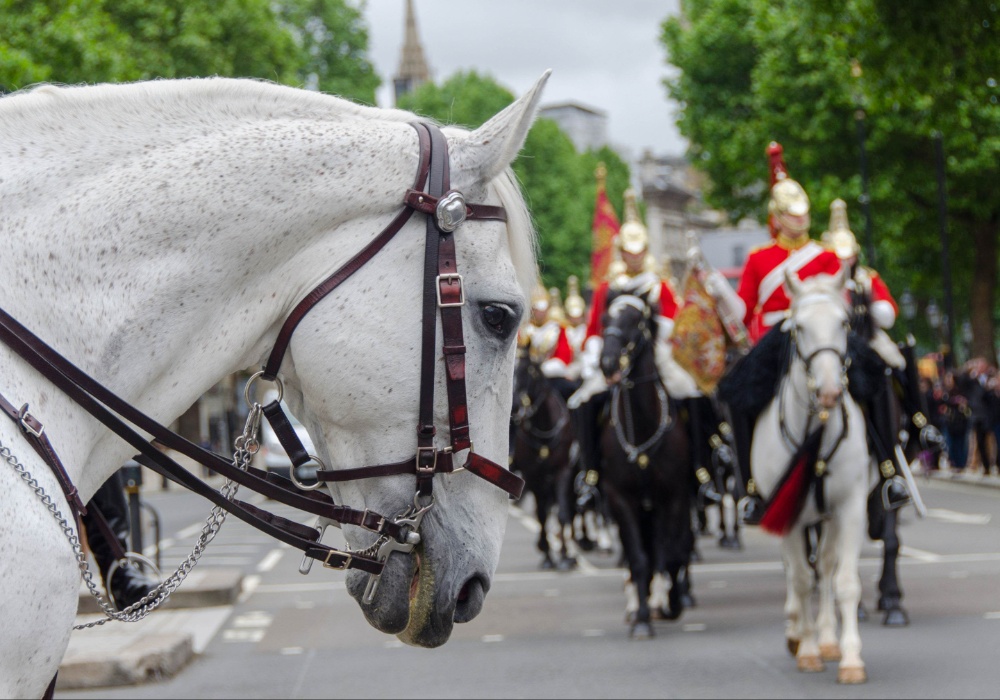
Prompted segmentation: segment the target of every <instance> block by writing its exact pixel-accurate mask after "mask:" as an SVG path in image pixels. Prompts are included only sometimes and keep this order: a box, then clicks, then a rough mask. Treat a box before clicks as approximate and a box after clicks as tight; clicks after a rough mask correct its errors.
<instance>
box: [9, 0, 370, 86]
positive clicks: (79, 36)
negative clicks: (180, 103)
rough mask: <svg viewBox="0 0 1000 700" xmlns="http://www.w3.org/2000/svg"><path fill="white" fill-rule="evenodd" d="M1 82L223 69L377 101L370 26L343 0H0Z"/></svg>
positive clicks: (165, 75) (148, 75)
mask: <svg viewBox="0 0 1000 700" xmlns="http://www.w3.org/2000/svg"><path fill="white" fill-rule="evenodd" d="M0 16H2V17H3V20H4V30H3V32H2V33H0V85H2V86H3V87H4V88H6V89H8V90H14V89H18V88H21V87H25V86H28V85H32V84H34V83H39V82H44V81H49V82H57V83H65V84H76V83H97V82H125V81H132V80H145V79H150V78H186V77H194V76H210V75H222V76H231V77H254V78H266V79H269V80H274V81H276V82H280V83H284V84H289V85H297V86H301V85H310V86H311V87H317V88H319V89H321V90H324V91H327V92H333V93H337V94H340V95H342V96H344V97H349V98H352V99H355V100H359V101H362V102H367V103H369V104H374V101H375V89H376V88H377V87H378V84H379V79H378V77H377V76H376V75H375V71H374V68H373V67H372V65H371V63H370V61H368V59H367V57H366V55H365V54H366V50H367V42H368V36H367V29H366V28H365V26H364V24H363V23H362V16H361V13H360V10H358V9H357V8H355V7H354V6H353V5H349V4H348V3H347V2H346V0H285V1H284V2H282V3H281V4H275V3H272V2H270V1H269V0H211V1H209V0H188V1H187V2H183V3H177V2H170V1H168V0H113V1H112V0H73V1H70V0H41V1H39V2H31V3H26V2H17V1H16V0H0Z"/></svg>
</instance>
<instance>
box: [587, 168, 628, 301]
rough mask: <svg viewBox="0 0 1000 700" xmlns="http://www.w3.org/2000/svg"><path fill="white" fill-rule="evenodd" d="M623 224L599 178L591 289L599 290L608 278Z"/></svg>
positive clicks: (593, 229)
mask: <svg viewBox="0 0 1000 700" xmlns="http://www.w3.org/2000/svg"><path fill="white" fill-rule="evenodd" d="M620 227H621V224H620V223H619V222H618V215H617V214H615V210H614V208H613V207H612V206H611V202H609V201H608V193H607V192H606V191H605V188H604V180H603V178H601V177H600V176H598V180H597V201H596V203H595V204H594V225H593V228H592V231H593V236H592V243H591V245H592V247H591V254H590V288H591V289H597V287H598V286H600V284H601V282H603V281H604V280H605V278H607V276H608V265H610V264H611V252H612V245H613V244H614V240H615V236H617V235H618V229H619V228H620Z"/></svg>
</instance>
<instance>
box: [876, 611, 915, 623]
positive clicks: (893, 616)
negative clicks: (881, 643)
mask: <svg viewBox="0 0 1000 700" xmlns="http://www.w3.org/2000/svg"><path fill="white" fill-rule="evenodd" d="M908 624H910V616H909V615H907V614H906V611H905V610H903V609H902V608H892V609H891V610H886V612H885V617H884V618H882V625H883V626H885V627H906V626H907V625H908Z"/></svg>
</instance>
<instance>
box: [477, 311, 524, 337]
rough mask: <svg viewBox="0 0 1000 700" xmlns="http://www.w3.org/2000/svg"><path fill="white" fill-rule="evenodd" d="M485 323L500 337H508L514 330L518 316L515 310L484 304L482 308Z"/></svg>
mask: <svg viewBox="0 0 1000 700" xmlns="http://www.w3.org/2000/svg"><path fill="white" fill-rule="evenodd" d="M482 314H483V321H484V322H485V323H486V326H487V327H488V328H489V329H490V330H491V331H493V332H494V333H496V334H497V335H499V336H506V335H508V334H509V333H510V332H511V330H512V329H513V328H514V318H515V316H516V314H515V313H514V311H513V309H511V308H510V307H508V306H505V305H501V304H484V305H483V307H482Z"/></svg>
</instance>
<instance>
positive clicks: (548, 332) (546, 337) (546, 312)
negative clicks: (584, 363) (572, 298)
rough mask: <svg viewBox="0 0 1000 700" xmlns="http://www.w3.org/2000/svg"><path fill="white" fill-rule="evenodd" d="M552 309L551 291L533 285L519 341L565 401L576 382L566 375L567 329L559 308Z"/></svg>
mask: <svg viewBox="0 0 1000 700" xmlns="http://www.w3.org/2000/svg"><path fill="white" fill-rule="evenodd" d="M553 309H554V307H553V304H552V293H551V292H550V291H547V290H546V289H545V287H543V286H541V285H540V284H539V285H536V286H535V289H534V291H533V292H532V294H531V312H530V316H529V319H528V323H527V324H525V325H524V326H522V328H521V332H520V335H519V337H518V343H519V345H520V346H521V347H522V348H524V349H525V351H526V352H527V353H528V355H529V356H530V357H531V359H532V360H533V361H535V362H536V363H537V364H538V365H539V368H540V370H541V372H542V374H543V375H545V377H546V378H548V380H549V382H550V383H551V384H552V386H553V387H554V388H555V389H556V391H558V392H559V395H560V396H562V397H563V400H564V401H565V400H566V399H568V398H569V397H570V396H571V395H572V394H573V392H574V391H576V389H577V388H578V386H579V385H578V383H577V382H575V381H574V380H572V379H570V378H569V377H568V376H567V375H568V373H569V367H570V365H571V364H572V362H573V349H572V348H571V347H570V344H569V340H568V339H567V337H566V329H565V328H563V325H562V323H560V322H559V320H558V315H559V314H560V312H561V307H560V309H559V311H556V312H555V313H553Z"/></svg>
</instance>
